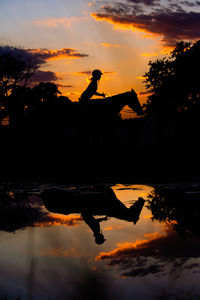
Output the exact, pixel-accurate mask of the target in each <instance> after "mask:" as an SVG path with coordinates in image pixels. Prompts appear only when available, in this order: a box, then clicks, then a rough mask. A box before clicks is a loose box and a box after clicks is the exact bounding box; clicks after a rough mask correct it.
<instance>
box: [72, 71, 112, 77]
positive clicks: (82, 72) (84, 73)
mask: <svg viewBox="0 0 200 300" xmlns="http://www.w3.org/2000/svg"><path fill="white" fill-rule="evenodd" d="M114 73H116V72H115V71H103V74H114ZM76 74H77V75H88V76H89V75H92V71H80V72H77V73H76Z"/></svg>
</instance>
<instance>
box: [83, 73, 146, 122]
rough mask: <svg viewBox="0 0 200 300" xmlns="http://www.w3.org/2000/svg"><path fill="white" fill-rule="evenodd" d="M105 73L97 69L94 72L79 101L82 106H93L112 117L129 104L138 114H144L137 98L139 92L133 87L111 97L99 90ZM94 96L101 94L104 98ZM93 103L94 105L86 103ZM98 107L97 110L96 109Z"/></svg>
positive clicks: (93, 108)
mask: <svg viewBox="0 0 200 300" xmlns="http://www.w3.org/2000/svg"><path fill="white" fill-rule="evenodd" d="M102 75H103V73H102V72H101V71H100V70H98V69H96V70H94V71H93V72H92V78H91V82H90V84H89V85H88V87H87V88H86V90H85V91H84V92H83V93H82V95H81V97H80V98H79V103H80V104H81V105H82V107H87V109H88V108H91V107H92V110H94V111H97V112H100V113H105V112H106V113H107V114H108V116H110V117H112V116H115V115H118V114H119V113H120V111H121V110H122V109H123V107H124V106H126V105H128V106H129V108H131V109H132V110H133V111H135V112H136V113H137V115H142V114H143V110H142V107H141V105H140V102H139V100H138V98H137V94H136V93H135V91H134V90H133V89H132V90H131V91H130V92H125V93H122V94H117V95H114V96H111V97H106V95H105V94H104V93H99V92H97V89H98V84H99V81H100V79H101V76H102ZM93 96H100V97H103V99H92V97H93ZM86 104H92V105H89V106H88V105H86ZM95 109H96V110H95Z"/></svg>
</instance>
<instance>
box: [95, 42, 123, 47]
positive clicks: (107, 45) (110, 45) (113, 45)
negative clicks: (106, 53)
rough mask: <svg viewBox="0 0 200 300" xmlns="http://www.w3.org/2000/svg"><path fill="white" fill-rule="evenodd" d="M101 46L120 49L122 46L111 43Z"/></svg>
mask: <svg viewBox="0 0 200 300" xmlns="http://www.w3.org/2000/svg"><path fill="white" fill-rule="evenodd" d="M100 45H101V46H103V47H108V48H111V47H115V48H118V47H120V45H118V44H109V43H101V44H100Z"/></svg>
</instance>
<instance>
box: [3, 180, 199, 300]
mask: <svg viewBox="0 0 200 300" xmlns="http://www.w3.org/2000/svg"><path fill="white" fill-rule="evenodd" d="M43 188H44V187H41V186H40V187H38V186H37V187H36V188H35V190H34V196H32V195H31V193H30V194H29V198H31V197H32V198H31V199H32V202H31V205H33V203H34V201H35V202H37V203H39V200H37V201H36V199H39V196H40V193H39V191H40V190H42V189H43ZM59 188H61V187H59ZM62 188H63V187H62ZM67 188H68V189H69V188H70V189H71V188H73V187H72V186H71V187H67ZM79 188H80V187H79ZM111 188H112V190H113V191H114V193H115V195H116V197H117V198H118V199H119V200H120V201H121V202H122V203H123V204H125V205H126V206H127V207H130V206H131V205H132V204H133V203H134V202H135V201H136V200H137V199H138V197H143V198H144V199H147V196H148V194H149V193H150V192H151V191H152V190H153V187H151V186H147V185H122V184H117V185H114V186H112V187H111ZM32 190H33V189H32ZM29 192H30V191H29ZM30 195H31V196H30ZM41 209H42V211H43V213H46V215H45V214H43V216H44V215H45V217H43V218H42V219H41V220H37V221H34V222H33V223H32V224H31V226H30V224H29V226H27V227H24V228H23V229H19V230H16V231H15V232H11V233H7V232H5V231H3V230H1V231H0V237H1V239H0V240H1V242H0V254H1V255H0V269H1V272H0V297H3V296H4V295H5V296H7V297H8V298H9V299H16V298H17V296H20V297H22V299H26V298H28V297H29V299H31V298H32V299H114V298H115V299H133V297H134V299H177V295H179V296H180V295H182V296H183V298H184V297H185V298H184V299H197V296H198V295H200V288H199V284H198V282H199V280H200V274H199V272H200V269H199V266H200V258H199V253H200V240H199V239H197V238H195V239H192V240H188V239H181V238H180V237H178V235H177V234H176V232H174V231H172V229H171V227H170V225H166V223H159V222H157V221H152V220H151V211H150V210H149V209H148V208H147V207H146V204H145V206H144V207H143V209H142V212H141V214H140V218H139V221H138V222H137V223H136V225H134V224H133V222H127V221H124V220H120V219H117V218H110V219H108V220H107V221H102V222H101V229H102V232H103V234H104V236H105V238H106V241H105V243H103V244H102V245H97V244H96V243H95V242H94V237H93V233H92V231H91V229H90V228H89V226H88V225H87V224H86V223H85V222H84V221H83V220H82V218H81V216H80V214H68V215H64V214H56V213H49V212H48V211H47V209H46V208H45V207H44V206H42V207H41ZM158 297H160V298H158Z"/></svg>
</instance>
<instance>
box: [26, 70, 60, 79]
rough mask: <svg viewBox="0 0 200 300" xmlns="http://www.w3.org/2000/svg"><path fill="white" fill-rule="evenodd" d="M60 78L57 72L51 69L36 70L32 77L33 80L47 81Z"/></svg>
mask: <svg viewBox="0 0 200 300" xmlns="http://www.w3.org/2000/svg"><path fill="white" fill-rule="evenodd" d="M58 79H60V78H59V77H58V76H57V74H56V73H55V72H51V71H40V70H38V71H36V72H35V74H34V75H33V76H32V77H31V82H41V81H42V82H45V81H49V82H51V81H56V80H58Z"/></svg>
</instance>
